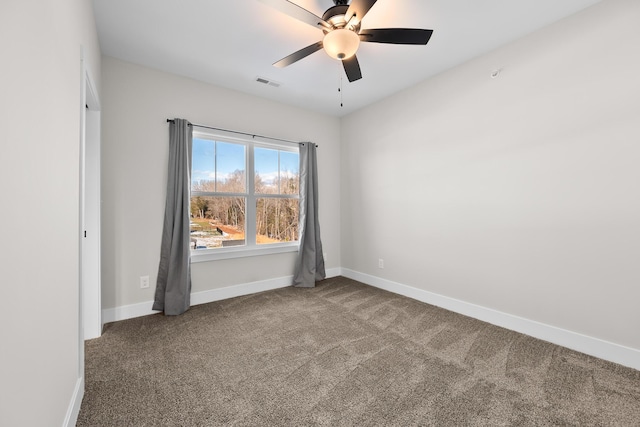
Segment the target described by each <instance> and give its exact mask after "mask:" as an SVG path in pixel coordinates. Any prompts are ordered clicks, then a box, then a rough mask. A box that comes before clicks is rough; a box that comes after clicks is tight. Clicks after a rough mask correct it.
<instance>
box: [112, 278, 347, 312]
mask: <svg viewBox="0 0 640 427" xmlns="http://www.w3.org/2000/svg"><path fill="white" fill-rule="evenodd" d="M326 274H327V278H329V277H336V276H340V274H341V269H340V268H329V269H327V271H326ZM292 280H293V276H285V277H278V278H275V279H267V280H260V281H257V282H251V283H243V284H240V285H232V286H227V287H224V288H218V289H211V290H208V291H200V292H193V293H192V294H191V305H199V304H207V303H210V302H214V301H220V300H224V299H229V298H235V297H239V296H243V295H250V294H255V293H257V292H263V291H270V290H272V289H279V288H286V287H287V286H291V282H292ZM151 307H153V301H145V302H141V303H138V304H130V305H122V306H119V307H115V308H106V309H104V310H102V321H103V322H104V323H111V322H117V321H120V320H125V319H133V318H134V317H141V316H147V315H149V314H155V313H158V311H155V310H152V309H151Z"/></svg>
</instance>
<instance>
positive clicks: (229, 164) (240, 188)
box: [216, 142, 247, 193]
mask: <svg viewBox="0 0 640 427" xmlns="http://www.w3.org/2000/svg"><path fill="white" fill-rule="evenodd" d="M216 151H217V158H216V166H217V171H216V182H217V189H216V191H218V192H221V193H245V192H246V191H247V179H246V170H247V168H246V165H245V164H246V156H245V147H244V145H241V144H231V143H228V142H216Z"/></svg>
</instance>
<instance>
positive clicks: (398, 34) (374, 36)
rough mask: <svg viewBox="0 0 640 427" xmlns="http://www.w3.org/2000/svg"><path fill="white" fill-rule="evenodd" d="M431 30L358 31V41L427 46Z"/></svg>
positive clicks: (383, 29)
mask: <svg viewBox="0 0 640 427" xmlns="http://www.w3.org/2000/svg"><path fill="white" fill-rule="evenodd" d="M432 33H433V30H421V29H417V28H379V29H375V30H362V31H360V41H363V42H371V43H392V44H427V43H428V42H429V39H430V38H431V34H432Z"/></svg>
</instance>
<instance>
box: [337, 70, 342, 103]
mask: <svg viewBox="0 0 640 427" xmlns="http://www.w3.org/2000/svg"><path fill="white" fill-rule="evenodd" d="M338 92H339V93H340V107H342V75H340V87H339V88H338Z"/></svg>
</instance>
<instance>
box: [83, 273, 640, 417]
mask: <svg viewBox="0 0 640 427" xmlns="http://www.w3.org/2000/svg"><path fill="white" fill-rule="evenodd" d="M77 425H78V426H216V425H237V426H279V425H291V426H301V425H341V426H342V425H344V426H384V425H388V426H414V425H415V426H417V425H421V426H501V425H506V426H543V425H562V426H566V425H598V426H638V425H640V371H636V370H633V369H629V368H624V367H622V366H619V365H616V364H613V363H609V362H605V361H602V360H599V359H595V358H593V357H590V356H586V355H584V354H581V353H577V352H574V351H571V350H567V349H565V348H562V347H558V346H555V345H552V344H549V343H546V342H543V341H540V340H537V339H534V338H530V337H528V336H525V335H521V334H518V333H515V332H511V331H508V330H505V329H502V328H499V327H496V326H492V325H489V324H487V323H483V322H480V321H477V320H473V319H470V318H467V317H464V316H461V315H458V314H454V313H452V312H449V311H446V310H443V309H440V308H437V307H433V306H430V305H427V304H424V303H420V302H417V301H414V300H411V299H409V298H405V297H401V296H398V295H394V294H392V293H388V292H385V291H382V290H379V289H376V288H372V287H369V286H367V285H364V284H361V283H358V282H355V281H352V280H349V279H345V278H342V277H338V278H334V279H328V280H325V281H323V282H321V283H320V284H319V285H318V286H317V287H316V288H314V289H297V288H284V289H279V290H275V291H268V292H263V293H260V294H255V295H250V296H245V297H239V298H233V299H230V300H226V301H219V302H215V303H210V304H205V305H199V306H195V307H192V308H191V309H190V310H189V311H188V312H187V313H185V314H184V315H182V316H178V317H165V316H163V315H153V316H147V317H142V318H137V319H131V320H126V321H122V322H117V323H112V324H109V325H108V326H107V328H106V331H105V333H104V335H103V336H102V337H101V338H98V339H95V340H92V341H89V342H87V344H86V392H85V396H84V400H83V402H82V408H81V411H80V416H79V420H78V424H77Z"/></svg>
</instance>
